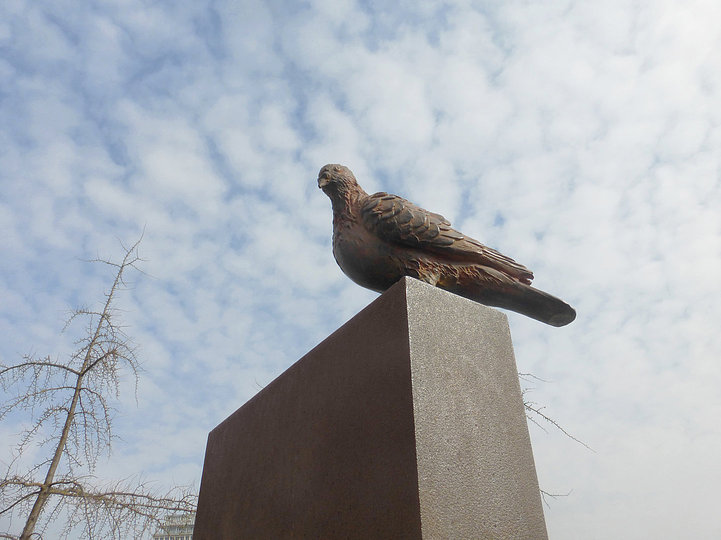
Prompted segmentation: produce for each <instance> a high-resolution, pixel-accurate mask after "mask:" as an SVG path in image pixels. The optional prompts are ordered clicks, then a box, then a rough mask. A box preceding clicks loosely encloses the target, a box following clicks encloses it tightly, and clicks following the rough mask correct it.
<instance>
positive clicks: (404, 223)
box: [361, 192, 533, 283]
mask: <svg viewBox="0 0 721 540" xmlns="http://www.w3.org/2000/svg"><path fill="white" fill-rule="evenodd" d="M361 217H362V220H363V225H364V226H365V227H366V229H368V230H369V231H371V232H372V233H374V234H376V235H377V236H378V237H379V238H381V239H383V240H385V241H386V242H390V243H395V244H400V245H404V246H407V247H412V248H417V249H422V250H425V251H429V252H432V253H434V254H436V255H439V256H442V257H446V258H447V259H449V262H451V261H455V262H473V263H477V264H482V265H485V266H490V267H492V268H496V269H497V270H500V271H501V272H504V273H506V274H508V275H510V276H513V277H514V278H516V279H518V280H519V281H521V282H523V283H530V282H531V280H532V279H533V273H532V272H531V271H530V270H529V269H528V268H526V267H525V266H523V265H522V264H519V263H517V262H516V261H514V260H513V259H511V258H510V257H506V256H505V255H503V254H501V253H499V252H498V251H496V250H495V249H493V248H489V247H487V246H484V245H483V244H481V243H480V242H479V241H477V240H474V239H473V238H470V237H468V236H464V235H463V234H461V233H460V232H458V231H457V230H455V229H454V228H453V227H451V223H450V222H449V221H448V220H447V219H446V218H444V217H443V216H442V215H440V214H435V213H433V212H429V211H428V210H425V209H423V208H421V207H420V206H416V205H415V204H413V203H412V202H410V201H407V200H406V199H403V198H402V197H398V196H396V195H389V194H388V193H384V192H381V193H375V194H373V195H370V196H368V197H367V199H366V201H365V202H364V203H363V205H362V207H361Z"/></svg>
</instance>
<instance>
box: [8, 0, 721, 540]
mask: <svg viewBox="0 0 721 540" xmlns="http://www.w3.org/2000/svg"><path fill="white" fill-rule="evenodd" d="M720 16H721V4H719V3H718V2H716V1H715V0H682V1H681V0H658V1H654V2H636V1H630V0H609V1H606V2H580V1H573V0H569V1H563V0H557V1H554V2H545V1H542V2H526V1H520V0H519V1H514V0H511V1H507V2H497V1H491V0H488V1H477V2H472V1H462V0H459V1H449V2H442V1H424V0H414V1H413V2H410V1H404V0H402V1H399V2H395V3H389V2H377V1H370V2H361V1H354V0H310V1H307V2H302V3H301V2H282V1H273V0H271V1H266V2H261V1H253V0H235V1H232V2H231V1H220V0H219V1H209V0H202V1H201V0H199V1H196V2H171V1H155V2H149V1H141V0H117V1H112V0H109V1H104V2H94V1H88V2H81V3H78V2H71V1H68V0H53V1H52V2H49V1H41V0H39V1H16V0H4V1H3V2H2V3H0V231H1V232H0V239H1V242H0V336H2V337H1V339H0V359H1V360H2V362H4V363H9V362H12V361H14V360H19V359H20V357H21V356H22V355H23V354H26V353H34V354H37V355H40V356H44V355H50V356H52V357H62V356H63V354H67V352H68V351H71V350H72V341H73V339H74V337H77V336H78V335H79V333H80V332H81V331H82V328H72V327H71V328H70V329H69V330H68V331H66V332H65V333H62V332H61V331H62V328H63V324H64V320H65V318H66V316H67V314H68V310H69V309H71V308H74V307H78V306H83V305H88V306H91V307H93V306H94V307H97V306H98V305H99V304H100V302H101V301H102V300H103V296H102V295H103V291H104V290H105V289H106V288H107V287H108V286H109V284H110V280H111V278H112V275H110V274H108V269H107V267H104V266H102V265H92V264H90V263H87V262H85V260H86V259H91V258H94V257H97V256H100V257H111V258H114V259H116V260H117V259H118V258H119V257H121V256H122V245H121V243H124V244H126V245H127V244H132V243H133V242H134V241H136V240H137V239H138V238H140V236H141V235H142V236H143V240H142V243H141V245H140V254H141V256H142V257H143V258H144V259H145V262H143V263H142V265H141V269H142V271H143V273H136V274H133V275H130V276H129V277H130V282H131V287H130V288H129V289H128V290H127V291H125V292H124V293H123V294H122V295H121V296H120V297H119V298H118V306H119V307H121V308H122V310H123V322H124V324H125V325H126V326H127V329H126V331H127V332H128V334H129V335H130V336H131V337H132V338H133V340H134V342H135V344H136V346H137V348H138V358H139V360H140V361H141V363H142V365H143V368H144V372H143V373H142V374H141V380H140V383H139V386H138V389H137V399H136V394H135V392H134V389H133V386H132V384H130V382H128V383H127V384H125V383H124V385H123V388H122V393H121V397H120V402H119V403H118V415H117V417H116V424H115V428H116V434H117V435H118V436H119V437H120V439H119V440H118V441H116V443H115V446H114V450H113V453H112V456H111V457H110V459H108V460H107V461H104V462H102V463H100V464H99V467H98V471H97V472H98V474H99V475H102V477H103V478H125V477H127V476H130V475H133V474H136V473H138V472H142V473H143V475H144V476H145V477H146V478H148V479H151V480H152V481H155V482H158V484H159V485H168V484H171V483H178V484H195V485H196V486H199V484H200V476H201V469H202V463H203V455H204V449H205V443H206V437H207V434H208V432H209V431H210V430H211V429H212V428H213V427H214V426H215V425H217V424H218V423H220V422H221V421H222V420H223V419H225V418H226V417H227V416H228V415H229V414H230V413H231V412H233V411H234V410H235V409H237V408H238V407H239V406H241V405H242V404H243V403H244V402H245V401H246V400H247V399H249V398H250V397H252V396H253V395H254V394H255V393H256V392H257V391H258V390H259V389H261V388H262V387H264V386H265V385H267V384H268V383H269V382H270V381H272V380H273V379H274V378H275V377H276V376H278V375H279V374H280V373H282V372H283V371H284V370H285V369H286V368H288V367H289V366H290V365H291V364H292V363H293V362H295V361H296V360H297V359H299V358H300V357H302V356H303V355H304V354H305V353H306V352H308V351H309V350H310V349H311V348H313V347H314V346H315V345H316V344H318V343H319V342H320V341H322V340H323V339H324V338H325V337H326V336H328V335H329V334H330V333H332V332H333V331H334V330H335V329H336V328H338V327H339V326H340V325H341V324H343V323H344V322H345V321H347V320H348V319H349V318H351V317H352V316H353V315H354V314H355V313H357V312H358V311H360V310H361V309H362V308H363V307H365V306H366V305H367V304H368V303H370V302H371V301H372V300H373V299H374V298H376V297H377V294H376V293H373V292H371V291H367V290H364V289H362V288H360V287H358V286H357V285H355V284H354V283H352V282H351V281H350V280H349V279H348V278H346V277H345V276H344V275H343V274H342V272H341V271H340V269H339V268H338V267H337V266H336V264H335V261H334V260H333V256H332V253H331V229H332V224H331V210H330V202H329V200H328V198H327V197H326V196H325V195H324V194H323V193H322V192H321V191H320V190H319V189H318V187H317V183H316V178H317V174H318V170H319V169H320V167H321V166H323V165H325V164H326V163H342V164H344V165H347V166H348V167H349V168H350V169H351V170H352V171H353V172H354V173H355V175H356V177H357V179H358V181H359V183H360V184H361V185H362V186H363V187H364V188H365V190H366V191H368V192H369V193H373V192H375V191H387V192H391V193H395V194H398V195H401V196H403V197H405V198H407V199H409V200H411V201H413V202H415V203H417V204H419V205H420V206H423V207H424V208H428V209H429V210H432V211H434V212H438V213H441V214H443V215H444V216H446V217H447V218H448V219H449V220H450V221H451V222H452V223H453V224H454V226H455V227H456V228H458V229H459V230H461V231H463V232H464V233H465V234H467V235H469V236H472V237H474V238H476V239H478V240H480V241H482V242H484V243H485V244H487V245H489V246H492V247H494V248H496V249H498V250H499V251H501V252H503V253H504V254H506V255H508V256H511V257H513V258H514V259H516V260H517V261H519V262H521V263H522V264H524V265H526V266H528V267H529V268H531V269H532V270H533V271H534V273H535V275H536V278H535V280H534V284H535V285H536V286H537V287H538V288H540V289H543V290H546V291H548V292H550V293H552V294H554V295H556V296H559V297H561V298H563V299H564V300H566V301H567V302H569V303H570V304H571V305H573V306H574V307H575V308H576V310H577V312H578V318H577V320H576V321H575V322H574V323H573V324H571V325H569V326H567V327H564V328H560V329H559V328H552V327H549V326H546V325H543V324H541V323H539V322H536V321H534V320H530V319H527V318H524V317H523V316H521V315H516V314H514V313H509V314H508V318H509V323H510V327H511V334H512V336H513V340H514V346H515V355H516V361H517V364H518V369H519V371H521V372H524V373H532V374H533V375H535V376H536V377H538V378H540V379H542V380H541V381H537V380H533V379H531V380H530V381H529V382H524V383H523V385H524V386H525V387H528V390H527V392H526V396H527V397H528V398H530V399H532V400H533V401H534V402H536V403H537V404H539V406H543V407H545V409H544V412H545V413H546V414H548V415H549V416H551V417H552V418H553V419H554V420H556V421H557V422H558V423H560V424H561V425H562V426H563V427H564V429H566V430H567V431H568V432H569V433H571V434H572V435H573V436H575V437H577V438H578V439H580V440H582V441H583V442H584V443H586V444H587V445H588V446H589V447H591V448H592V450H589V449H587V448H586V447H584V446H582V445H580V444H578V443H577V442H575V441H573V440H571V439H569V438H568V437H566V436H564V435H563V434H562V433H560V432H559V431H557V430H554V429H553V428H552V427H551V426H548V429H547V430H546V431H544V430H542V429H540V428H538V427H537V426H535V425H530V433H531V438H532V442H533V449H534V455H535V460H536V468H537V473H538V478H539V482H540V486H541V488H542V489H543V490H544V491H547V492H549V493H555V494H562V495H564V496H562V497H558V498H556V499H551V500H549V501H548V505H547V506H546V507H545V516H546V522H547V526H548V531H549V535H550V537H551V538H553V539H555V540H572V539H578V538H584V539H607V538H622V539H639V540H640V539H648V538H697V539H712V538H719V537H721V514H720V513H719V512H718V507H719V502H721V499H720V498H719V495H718V485H719V484H720V483H721V464H720V463H719V460H718V455H719V451H721V428H720V427H719V423H720V422H721V421H720V420H719V419H721V390H720V388H721V362H719V358H721V336H720V335H719V332H718V325H719V323H721V303H720V302H719V298H721V284H720V283H719V276H721V151H720V150H719V149H720V148H721V70H719V69H718V66H720V65H721V26H719V24H718V21H719V17H720ZM143 231H144V232H143ZM19 429H20V424H17V425H15V424H8V423H6V424H5V425H2V426H0V438H1V439H2V440H3V441H6V440H7V441H11V440H12V437H13V434H14V433H16V432H17V431H18V430H19ZM8 455H9V445H8V444H3V445H2V448H0V459H1V460H7V459H8V458H7V456H8Z"/></svg>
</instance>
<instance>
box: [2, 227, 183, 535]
mask: <svg viewBox="0 0 721 540" xmlns="http://www.w3.org/2000/svg"><path fill="white" fill-rule="evenodd" d="M139 243H140V240H138V242H136V243H135V244H133V245H132V246H131V247H129V248H125V246H123V249H124V257H123V260H122V262H120V263H115V262H112V261H110V260H104V259H95V260H94V262H100V263H104V264H106V265H109V266H111V267H112V268H114V270H115V278H114V281H113V283H112V285H111V287H110V288H109V290H108V291H107V292H106V294H105V300H104V303H103V307H102V309H100V310H99V311H95V310H91V309H77V310H75V311H73V312H72V314H71V316H70V318H69V319H68V321H67V324H66V328H67V326H68V325H70V324H71V323H73V322H77V321H78V319H82V320H84V321H85V323H86V325H87V327H86V330H85V332H84V333H83V337H82V338H80V339H79V340H78V341H77V342H76V346H77V349H76V350H75V351H74V352H73V353H72V354H70V355H69V356H68V357H67V359H65V360H54V359H53V358H51V357H50V356H48V357H45V358H38V357H36V356H34V355H27V356H24V357H23V358H22V361H20V362H19V363H17V364H14V365H7V366H6V365H4V364H0V386H2V388H3V389H4V390H5V391H6V392H7V395H8V396H9V397H6V398H5V399H4V400H3V401H2V402H0V420H2V419H3V418H5V417H6V416H7V415H9V414H11V413H13V414H14V413H25V414H27V413H29V414H30V418H31V420H30V423H29V425H30V427H28V428H27V429H26V430H25V431H24V432H22V434H21V435H20V439H19V442H18V444H17V447H16V452H15V457H14V459H13V461H12V462H11V463H10V464H9V465H8V468H7V471H6V473H5V475H4V477H3V478H2V479H1V480H0V515H3V514H4V515H6V516H10V518H11V520H12V518H16V517H17V516H21V518H22V519H24V520H25V521H24V526H23V530H22V533H21V534H20V536H19V537H17V536H12V535H10V534H9V533H5V534H3V533H0V537H5V538H20V539H22V540H25V539H30V538H38V537H41V535H40V534H39V533H38V532H36V529H37V530H40V531H43V530H44V528H45V527H47V524H48V523H49V522H51V521H53V520H56V519H58V518H62V519H63V520H65V521H64V532H65V533H66V534H67V533H69V532H70V531H71V530H74V529H77V528H82V530H83V531H84V535H85V536H87V537H89V538H94V537H103V538H107V537H112V538H123V537H126V535H127V534H128V533H130V532H132V533H133V536H135V537H139V536H142V535H143V534H145V533H146V532H147V531H148V529H149V527H151V526H153V525H154V524H155V523H157V521H158V519H159V518H160V517H161V514H162V513H166V512H192V511H194V510H195V504H196V501H197V497H196V496H195V494H194V493H192V492H191V490H190V489H189V488H177V487H176V488H173V489H171V490H169V491H167V492H162V493H161V492H159V491H158V490H157V489H153V488H152V486H150V485H149V484H148V483H147V482H144V481H143V480H142V479H141V478H134V479H126V480H124V481H120V482H115V483H112V484H108V485H102V484H98V483H97V480H96V479H95V477H94V475H93V472H94V470H95V466H96V464H97V462H98V459H99V458H100V457H101V456H103V455H108V454H109V452H110V449H111V444H112V442H113V439H114V437H113V432H112V420H113V412H114V408H113V405H112V403H113V401H114V400H116V399H117V398H118V397H119V390H120V376H121V374H122V373H123V372H128V373H129V374H131V375H132V376H133V377H134V378H135V384H136V387H137V381H138V370H139V368H140V366H139V364H138V360H137V358H136V356H135V352H134V349H133V346H132V343H131V341H130V339H129V337H128V336H127V335H126V334H125V332H124V331H123V328H122V327H121V326H120V325H119V323H118V321H117V318H118V317H117V316H118V312H117V310H116V308H115V307H114V301H115V297H116V295H117V293H119V292H120V291H121V290H122V289H124V288H125V287H126V286H127V284H126V281H125V275H126V273H128V271H130V270H137V267H136V264H137V263H138V262H139V261H140V260H141V259H140V257H139V255H138V245H139ZM31 444H32V445H37V447H39V449H38V448H31ZM30 450H32V451H33V453H34V454H37V455H40V456H44V457H41V458H39V459H38V460H36V461H35V462H34V464H32V465H29V466H28V465H23V462H25V461H27V460H26V459H23V454H24V453H25V452H29V451H30ZM38 450H39V452H38ZM41 525H42V526H41Z"/></svg>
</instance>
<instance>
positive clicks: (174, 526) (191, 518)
mask: <svg viewBox="0 0 721 540" xmlns="http://www.w3.org/2000/svg"><path fill="white" fill-rule="evenodd" d="M194 526H195V512H193V513H192V514H171V515H169V516H167V517H166V518H165V519H164V520H163V522H162V523H161V524H160V526H159V527H158V531H157V532H156V533H155V534H154V535H153V540H193V527H194Z"/></svg>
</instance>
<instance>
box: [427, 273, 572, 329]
mask: <svg viewBox="0 0 721 540" xmlns="http://www.w3.org/2000/svg"><path fill="white" fill-rule="evenodd" d="M454 285H455V286H450V287H448V286H444V285H441V284H439V286H441V287H442V288H444V289H446V290H449V291H451V292H454V293H456V294H459V295H461V296H464V297H466V298H468V299H470V300H474V301H476V302H480V303H482V304H485V305H487V306H494V307H500V308H504V309H509V310H511V311H515V312H516V313H521V314H522V315H526V316H527V317H531V318H532V319H536V320H537V321H541V322H543V323H546V324H550V325H551V326H565V325H567V324H569V323H571V322H573V320H574V319H575V318H576V310H574V309H573V308H572V307H571V306H569V305H568V304H567V303H566V302H564V301H563V300H561V299H560V298H556V297H555V296H552V295H550V294H548V293H546V292H543V291H541V290H539V289H535V288H533V287H531V286H530V285H526V284H524V283H519V282H517V281H514V282H513V283H508V282H506V283H504V284H503V286H501V287H499V288H493V289H489V288H488V287H485V286H483V285H482V284H473V285H472V286H469V284H467V283H466V284H464V285H463V286H459V284H458V283H455V284H454Z"/></svg>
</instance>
